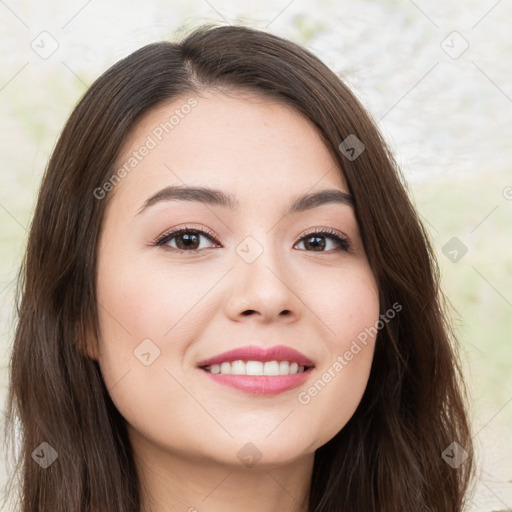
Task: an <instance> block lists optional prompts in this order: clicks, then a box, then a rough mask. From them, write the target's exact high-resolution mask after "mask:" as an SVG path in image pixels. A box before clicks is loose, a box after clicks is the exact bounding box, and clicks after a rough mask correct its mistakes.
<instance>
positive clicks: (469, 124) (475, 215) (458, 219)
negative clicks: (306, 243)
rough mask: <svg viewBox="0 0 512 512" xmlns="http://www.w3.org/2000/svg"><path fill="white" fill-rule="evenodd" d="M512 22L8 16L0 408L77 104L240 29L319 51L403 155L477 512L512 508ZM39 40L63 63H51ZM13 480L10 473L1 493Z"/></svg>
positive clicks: (371, 14) (493, 5) (154, 4)
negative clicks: (45, 188)
mask: <svg viewBox="0 0 512 512" xmlns="http://www.w3.org/2000/svg"><path fill="white" fill-rule="evenodd" d="M511 18H512V16H511V5H510V3H507V2H500V1H497V2H496V1H495V0H494V1H484V0H471V1H468V2H464V3H462V2H457V1H455V0H452V1H448V2H446V1H442V0H435V1H428V2H427V1H419V0H418V1H416V2H412V1H409V0H395V1H391V0H388V1H380V2H377V1H362V0H353V1H352V0H348V1H346V2H343V3H336V2H334V1H331V0H323V1H320V2H315V3H313V2H307V1H305V0H292V1H291V2H290V1H289V0H286V1H276V0H275V1H272V2H271V1H269V0H262V1H261V2H259V3H258V4H257V5H256V4H252V3H249V2H234V0H218V1H210V2H206V1H203V0H194V1H185V0H177V1H173V2H168V1H166V2H164V1H163V0H162V1H160V0H147V1H146V2H144V4H142V3H138V2H134V1H128V2H121V1H120V0H119V1H118V0H116V1H109V2H104V3H101V4H100V3H95V2H85V1H84V2H83V3H80V2H78V3H73V4H70V3H66V2H64V1H62V0H52V1H49V2H45V3H44V5H43V4H34V3H31V2H29V1H28V0H19V1H18V2H0V28H1V30H0V45H1V48H2V55H3V57H2V59H3V63H2V68H1V70H0V115H1V119H2V133H1V137H0V304H1V309H0V349H1V350H0V402H1V403H2V404H3V402H4V400H5V394H6V390H7V384H8V383H7V366H8V361H9V355H10V350H11V344H12V336H13V322H14V311H13V296H14V287H15V277H16V272H17V270H18V267H19V265H20V262H21V259H22V256H23V250H24V244H25V241H26V237H27V230H28V229H29V225H30V220H31V215H32V212H33V208H34V205H35V199H36V194H37V189H38V186H39V184H40V180H41V176H42V173H43V171H44V168H45V165H46V162H47V159H48V157H49V155H50V154H51V150H52V148H53V145H54V144H55V142H56V139H57V137H58V135H59V133H60V130H61V129H62V127H63V124H64V122H65V120H66V118H67V116H68V115H69V114H70V112H71V110H72V108H73V106H74V104H75V103H76V102H77V101H78V99H79V98H80V96H81V95H82V94H83V93H84V92H85V90H86V89H87V87H88V86H89V85H90V84H91V83H92V81H93V80H94V79H95V78H96V77H98V76H99V75H100V74H101V73H102V72H103V71H104V70H105V69H107V67H109V66H110V65H111V64H113V63H114V62H115V61H117V60H119V59H120V58H122V57H124V56H125V55H127V54H129V53H130V52H132V51H133V50H135V49H136V48H138V47H140V46H142V45H143V44H146V43H149V42H153V41H156V40H161V39H173V38H174V37H176V36H178V35H180V34H182V33H183V32H184V31H187V30H189V29H191V28H193V27H195V26H197V25H199V24H201V23H205V22H214V23H219V24H225V23H228V22H230V23H233V22H242V23H245V24H247V25H250V26H254V27H256V28H262V29H265V28H266V29H267V30H269V31H271V32H274V33H276V34H278V35H282V36H284V37H288V38H290V39H292V40H294V41H296V42H298V43H300V44H303V45H305V46H307V47H308V48H309V49H310V50H311V51H312V52H313V53H315V54H316V55H318V56H319V57H320V58H321V59H322V60H323V61H324V62H325V63H326V64H327V65H329V66H330V67H331V68H332V69H334V70H335V71H336V72H337V73H339V74H340V76H342V77H343V79H344V80H345V81H346V82H347V83H348V85H349V86H350V87H351V88H352V89H353V90H354V92H355V93H356V95H357V96H358V97H359V98H360V100H361V101H362V102H363V104H364V105H365V106H366V107H367V108H368V110H369V111H370V112H371V113H372V115H373V116H374V118H375V121H376V122H377V123H378V125H379V127H380V129H381V130H382V132H383V134H384V136H385V138H386V139H387V140H388V141H389V144H390V146H391V147H392V149H393V151H394V152H395V154H396V157H397V161H398V162H399V164H400V166H401V168H402V170H403V172H404V175H405V177H406V180H407V182H408V184H409V189H410V194H411V197H412V199H413V201H414V203H415V204H416V207H417V209H418V211H419V213H420V214H421V216H422V219H423V221H424V223H425V225H426V226H427V228H428V231H429V233H430V236H431V238H432V241H433V243H434V246H435V248H436V250H437V253H438V259H439V264H440V269H441V273H442V280H443V281H442V282H443V289H444V291H445V293H446V295H447V296H448V297H449V299H450V301H451V304H452V306H453V309H452V316H453V321H454V324H455V327H456V331H457V333H458V335H459V342H460V351H461V358H462V360H463V363H464V370H465V375H466V379H467V382H468V386H469V389H470V393H471V407H472V421H473V429H474V435H475V437H474V439H475V441H476V443H477V447H478V459H479V478H478V480H477V482H476V491H475V494H474V496H473V497H472V499H471V500H470V511H471V512H490V511H503V510H512V508H511V507H512V462H511V461H512V445H511V443H510V442H507V439H508V437H509V436H510V432H511V426H512V403H511V401H512V371H511V368H512V364H511V362H512V349H511V344H512V243H511V231H512V188H511V187H512V172H511V171H512V150H511V144H510V140H512V139H511V133H512V99H511V98H512V85H511V82H510V77H511V76H512V73H511V71H512V69H511V68H512V59H511V58H510V57H511V49H512V41H511V36H510V31H509V27H510V22H511ZM43 31H44V32H46V34H45V35H43V36H41V33H42V32H43ZM454 32H455V34H454ZM41 37H44V38H46V39H45V41H46V47H45V48H46V50H45V51H47V52H49V51H50V50H54V51H53V53H52V54H51V55H46V54H45V53H44V52H42V50H41V49H40V50H39V53H38V51H37V44H39V43H38V41H41ZM40 46H41V45H40ZM55 46H56V47H55ZM466 46H467V47H466ZM453 237H456V239H457V240H456V242H453V241H452V242H450V243H452V244H453V243H456V244H459V248H458V249H457V250H458V254H457V258H459V257H460V255H461V254H462V252H461V248H464V247H465V248H466V249H467V252H466V253H465V254H464V255H463V256H462V257H461V258H460V259H458V261H456V262H455V261H452V260H451V259H453V257H454V253H453V252H452V253H451V255H450V251H453V247H452V248H450V245H448V246H446V244H447V243H448V242H449V240H450V239H452V238H453ZM450 258H451V259H450ZM6 471H7V470H6V468H5V467H4V465H3V460H0V485H1V484H2V483H3V482H4V480H5V476H6Z"/></svg>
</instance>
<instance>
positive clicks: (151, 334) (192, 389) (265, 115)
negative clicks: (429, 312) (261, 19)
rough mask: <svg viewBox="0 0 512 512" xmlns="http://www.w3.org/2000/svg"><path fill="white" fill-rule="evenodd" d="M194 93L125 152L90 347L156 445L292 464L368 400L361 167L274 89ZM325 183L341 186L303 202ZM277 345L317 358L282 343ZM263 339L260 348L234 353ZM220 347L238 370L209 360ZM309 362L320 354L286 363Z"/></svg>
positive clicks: (159, 112) (373, 299)
mask: <svg viewBox="0 0 512 512" xmlns="http://www.w3.org/2000/svg"><path fill="white" fill-rule="evenodd" d="M191 96H192V95H191ZM187 100H188V97H186V98H184V99H182V100H179V101H176V102H174V103H173V104H170V105H167V106H163V107H160V108H158V109H156V110H155V111H153V112H152V113H151V114H150V115H148V116H146V117H145V118H144V119H143V120H142V121H141V122H140V123H139V124H138V125H137V126H136V128H135V129H134V131H133V133H132V135H131V137H130V139H129V140H128V142H127V144H126V145H125V147H124V148H123V151H122V154H121V156H120V158H119V160H118V166H117V167H116V169H120V168H122V167H123V166H125V167H124V172H122V171H121V172H119V173H118V177H123V176H124V177H123V178H122V180H121V181H120V183H118V184H116V185H115V187H114V191H113V192H109V193H110V194H113V196H112V197H111V198H109V199H110V202H109V205H108V208H107V211H106V216H105V219H104V224H103V230H102V233H101V238H100V247H99V261H98V278H97V288H98V313H99V321H100V339H99V345H98V346H99V353H95V352H92V349H91V356H92V357H94V358H96V359H98V361H99V363H100V367H101V371H102V374H103V377H104V380H105V383H106V386H107V388H108V390H109V393H110V396H111V397H112V400H113V402H114V404H115V405H116V407H117V408H118V410H119V412H120V413H121V414H122V415H123V417H124V418H125V419H126V420H127V422H128V425H129V432H130V435H131V438H132V439H133V440H134V441H135V442H137V443H139V444H144V445H145V446H146V447H150V449H151V450H153V453H160V454H165V456H168V457H174V456H179V457H180V458H187V459H189V460H195V461H198V462H202V463H206V462H216V463H225V464H237V465H240V464H247V465H250V464H253V463H254V462H256V463H257V464H283V463H285V462H291V461H292V460H293V459H295V458H298V457H304V456H306V455H311V454H313V453H314V451H315V450H316V449H317V448H319V447H320V446H322V445H323V444H325V443H326V442H327V441H328V440H330V439H331V438H332V437H333V436H334V435H335V434H336V433H337V432H339V431H340V430H341V429H342V428H343V426H344V425H345V424H346V423H347V421H348V420H349V419H350V417H351V416H352V414H353V413H354V411H355V409H356V407H357V405H358V403H359V402H360V399H361V397H362V394H363V391H364V389H365V386H366V383H367V380H368V376H369V372H370V367H371V362H372V358H373V352H374V341H375V338H374V336H373V335H371V334H370V335H369V334H368V330H367V329H368V328H369V327H373V326H374V325H375V324H376V322H377V321H378V319H379V303H378V290H377V285H376V282H375V279H374V276H373V274H372V271H371V269H370V267H369V264H368V261H367V258H366V255H365V252H364V248H363V244H362V240H361V234H360V232H359V229H358V225H357V222H356V217H355V213H354V209H353V207H352V205H351V204H350V203H349V202H347V201H346V200H344V198H345V199H346V196H344V195H343V194H347V195H348V192H349V191H348V188H347V185H346V183H345V180H344V179H343V177H342V175H341V172H340V169H339V167H338V166H337V164H336V163H335V161H334V160H333V158H332V157H331V155H330V153H329V151H328V149H327V147H326V146H325V145H324V143H323V142H322V140H321V138H320V136H319V135H318V133H317V131H316V130H315V128H314V126H313V125H312V123H311V122H310V121H308V120H306V119H304V118H303V117H302V116H300V114H298V113H297V112H295V111H294V110H293V109H291V108H289V107H287V106H285V105H282V104H279V103H276V102H271V101H270V100H268V99H265V98H262V97H259V96H251V95H236V96H233V95H230V96H226V95H222V94H220V93H218V94H216V95H214V94H206V93H205V94H202V95H201V96H194V100H191V101H190V102H188V103H187ZM185 105H188V107H186V106H185ZM173 116H174V117H173ZM143 148H146V149H143ZM125 164H126V165H125ZM169 187H180V188H182V189H184V188H185V187H205V188H208V189H215V190H217V191H219V193H215V194H214V193H208V194H206V193H202V194H199V193H192V192H189V193H187V194H186V195H182V196H181V197H178V196H176V194H174V196H173V195H172V193H171V189H170V188H169ZM107 188H108V185H107V186H106V188H105V189H104V190H106V189H107ZM324 190H333V191H338V192H340V193H342V194H339V195H336V197H338V198H339V200H338V201H334V200H332V201H331V202H323V201H315V200H312V201H306V202H301V203H300V204H299V207H298V208H295V211H294V212H292V213H289V212H288V210H289V209H290V208H291V207H292V206H293V205H295V206H297V204H296V203H295V201H296V200H297V198H299V197H301V196H304V195H310V194H317V193H319V192H321V191H324ZM162 191H166V192H162ZM220 193H222V194H223V196H224V195H225V196H228V197H229V198H231V200H232V202H234V203H236V204H237V207H236V208H231V207H230V206H228V205H227V204H225V203H224V202H222V201H220V200H219V198H220ZM98 196H101V194H98ZM334 196H335V194H332V195H331V198H332V197H334ZM151 198H152V199H151ZM207 199H209V201H207ZM98 200H103V199H98ZM233 206H234V205H233ZM185 227H186V228H188V229H189V230H191V232H189V233H188V234H183V233H182V234H177V235H172V234H170V232H171V231H175V230H178V229H182V228H185ZM325 230H330V231H332V233H334V234H332V233H325ZM312 232H313V233H312ZM315 232H317V234H314V233H315ZM338 237H340V238H338ZM358 336H359V338H358ZM363 339H364V342H362V340H363ZM276 346H281V348H282V347H287V348H288V349H290V350H294V351H297V352H299V353H300V354H301V356H298V355H297V354H290V353H287V352H286V350H281V351H276V352H274V353H272V352H269V351H271V349H273V348H275V347H276ZM247 347H253V348H254V347H255V348H256V351H255V352H249V353H245V354H238V355H236V354H235V355H234V356H233V357H232V358H230V357H229V356H228V355H222V354H223V353H225V352H229V351H233V350H238V349H244V348H247ZM258 350H259V352H258ZM218 355H220V356H221V357H220V359H221V361H219V364H220V363H221V362H222V361H224V364H222V366H220V367H219V366H212V367H211V368H210V372H208V369H205V368H200V367H199V366H200V365H199V363H204V362H205V361H206V360H208V359H211V358H214V357H215V356H218ZM233 358H234V359H239V360H242V361H253V362H251V363H249V364H247V365H245V364H240V363H235V364H233V365H230V364H227V362H229V361H230V360H231V359H233ZM301 358H303V359H304V360H309V362H310V363H312V364H313V366H314V367H312V368H309V369H307V370H306V371H304V372H303V373H295V374H293V373H292V374H291V375H286V373H288V372H290V370H291V371H292V372H293V371H294V370H296V367H297V366H303V365H304V362H305V361H304V360H301ZM265 361H267V362H268V364H265ZM271 361H277V363H276V362H271ZM285 361H288V364H286V363H285ZM293 363H297V364H293ZM301 363H303V364H302V365H301ZM306 366H307V365H306ZM220 370H221V371H222V372H228V373H235V375H231V376H230V375H224V374H218V373H213V372H218V371H220ZM298 370H299V371H300V370H301V368H300V367H299V368H298ZM238 372H248V373H254V374H255V375H252V376H251V375H245V376H244V375H238V374H237V373H238ZM277 372H281V373H283V375H274V374H275V373H277ZM261 373H266V374H267V375H263V376H262V375H261ZM258 374H259V375H258ZM248 443H250V444H248ZM251 460H252V462H249V461H251Z"/></svg>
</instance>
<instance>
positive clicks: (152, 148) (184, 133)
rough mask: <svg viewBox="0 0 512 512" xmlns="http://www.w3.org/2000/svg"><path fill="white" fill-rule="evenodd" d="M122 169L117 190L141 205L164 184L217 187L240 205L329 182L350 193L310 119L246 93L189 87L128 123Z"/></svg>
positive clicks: (123, 197)
mask: <svg viewBox="0 0 512 512" xmlns="http://www.w3.org/2000/svg"><path fill="white" fill-rule="evenodd" d="M145 148H146V149H145ZM120 168H124V169H125V171H127V172H125V173H123V174H124V176H125V177H123V179H122V180H121V181H120V183H119V184H118V185H116V187H115V190H114V192H115V196H118V195H119V196H120V197H119V200H121V201H123V202H125V201H136V202H138V203H140V204H142V202H143V201H144V199H146V198H147V196H148V195H150V194H153V193H155V191H157V190H158V189H160V188H162V187H165V186H169V185H179V186H186V185H202V186H210V187H215V188H218V189H222V190H225V191H227V192H229V193H230V194H232V195H233V196H234V197H236V198H237V199H239V202H240V203H241V205H242V206H244V205H245V204H246V203H252V204H254V203H257V204H259V205H260V206H261V204H262V203H264V204H265V205H269V203H270V202H276V203H279V202H285V201H286V198H287V197H288V196H294V195H298V194H303V193H305V192H308V191H314V190H315V189H317V188H325V187H326V186H329V188H336V189H339V190H342V191H344V192H348V188H347V186H346V183H345V180H344V178H343V175H342V172H341V169H340V168H339V166H338V164H337V162H336V161H335V160H334V159H333V157H332V155H331V153H330V151H329V150H328V148H327V146H326V145H325V142H324V141H323V139H322V137H321V136H320V134H319V132H318V131H317V129H316V128H315V126H314V125H313V123H311V121H309V120H308V119H307V118H305V117H304V116H303V115H301V114H300V113H299V112H297V111H296V110H294V109H293V108H291V107H290V106H288V105H286V104H283V103H280V102H277V101H276V100H271V99H268V98H266V97H263V96H259V95H255V94H251V93H236V94H233V93H230V94H229V95H227V94H224V93H201V95H199V94H193V93H191V94H189V95H187V96H184V97H181V98H178V99H176V100H174V101H173V102H172V103H168V104H165V105H162V106H159V107H158V108H156V109H154V110H153V111H151V112H150V113H149V114H147V115H146V116H145V117H144V118H143V119H142V120H141V121H140V122H139V123H138V124H137V125H136V126H135V128H134V129H133V131H132V133H131V134H130V136H129V138H128V140H127V142H126V143H125V145H124V147H123V148H122V151H121V153H120V156H119V158H118V161H117V165H116V169H120ZM116 201H117V199H116ZM140 204H138V206H140Z"/></svg>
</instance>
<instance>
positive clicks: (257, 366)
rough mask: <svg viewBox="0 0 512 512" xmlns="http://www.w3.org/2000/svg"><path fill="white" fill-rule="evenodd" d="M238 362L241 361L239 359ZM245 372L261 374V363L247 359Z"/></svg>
mask: <svg viewBox="0 0 512 512" xmlns="http://www.w3.org/2000/svg"><path fill="white" fill-rule="evenodd" d="M239 362H240V363H242V362H241V361H239ZM242 364H243V363H242ZM245 372H246V373H247V375H262V374H263V363H262V362H261V361H247V363H245Z"/></svg>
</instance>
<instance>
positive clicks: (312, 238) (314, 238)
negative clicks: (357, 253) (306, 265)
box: [299, 230, 350, 252]
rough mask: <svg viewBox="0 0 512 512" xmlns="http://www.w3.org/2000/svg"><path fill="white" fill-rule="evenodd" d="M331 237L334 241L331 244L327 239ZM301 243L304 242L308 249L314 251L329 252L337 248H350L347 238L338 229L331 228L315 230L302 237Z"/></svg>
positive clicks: (346, 249) (345, 249)
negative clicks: (332, 229)
mask: <svg viewBox="0 0 512 512" xmlns="http://www.w3.org/2000/svg"><path fill="white" fill-rule="evenodd" d="M329 239H330V240H332V241H333V242H331V244H329V243H328V241H327V240H329ZM299 243H303V244H304V247H305V248H306V250H307V251H313V252H328V251H330V250H332V249H336V248H338V249H342V250H344V251H348V250H349V248H350V245H349V242H348V239H347V238H345V237H343V236H341V235H340V234H338V233H337V232H336V231H331V230H323V231H314V232H312V233H308V234H307V235H305V236H303V237H302V238H301V241H300V242H299ZM329 245H330V246H329ZM333 246H334V247H333ZM326 247H327V249H326Z"/></svg>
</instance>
